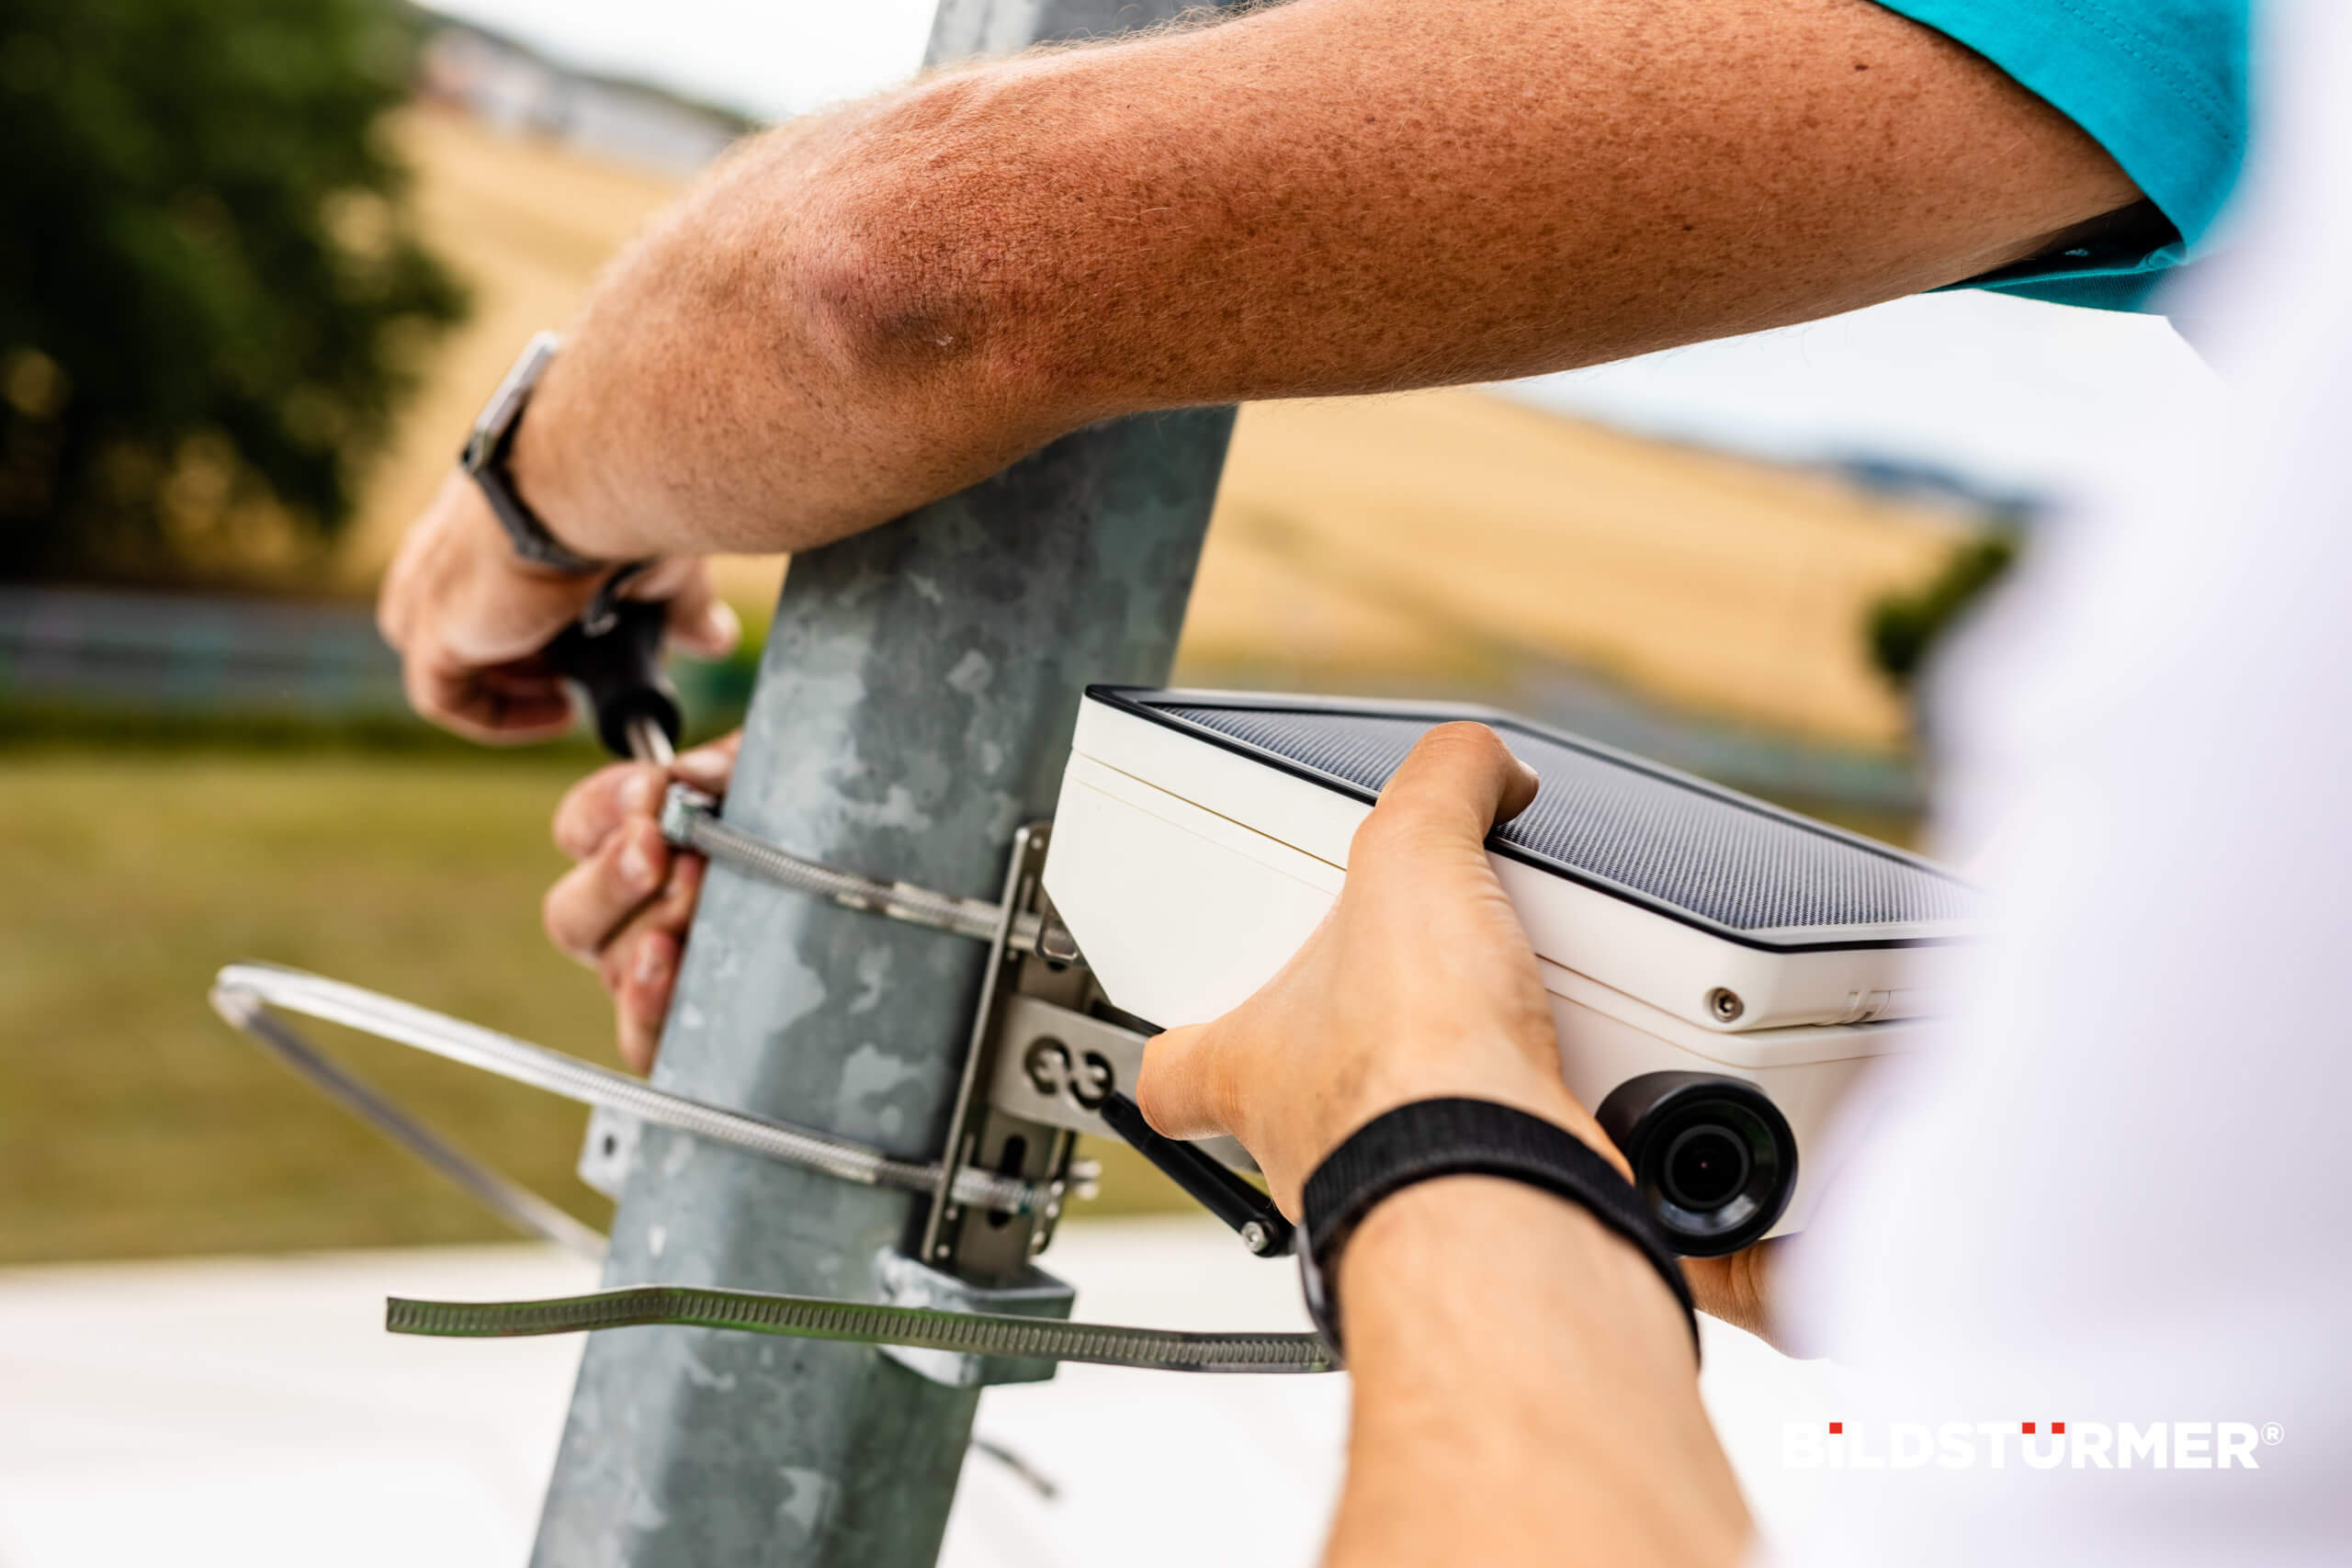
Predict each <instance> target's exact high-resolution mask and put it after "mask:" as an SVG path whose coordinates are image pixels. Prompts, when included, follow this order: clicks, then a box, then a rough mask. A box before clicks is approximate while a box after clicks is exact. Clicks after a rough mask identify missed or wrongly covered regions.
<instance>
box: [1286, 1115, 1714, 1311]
mask: <svg viewBox="0 0 2352 1568" xmlns="http://www.w3.org/2000/svg"><path fill="white" fill-rule="evenodd" d="M1464 1177H1475V1178H1478V1179H1503V1180H1505V1181H1507V1182H1512V1183H1517V1184H1519V1185H1521V1186H1523V1187H1526V1188H1529V1189H1531V1190H1534V1191H1536V1192H1538V1193H1539V1194H1544V1195H1547V1196H1548V1197H1549V1198H1550V1199H1552V1200H1553V1201H1564V1202H1566V1203H1567V1204H1569V1205H1572V1206H1574V1207H1576V1208H1578V1209H1580V1210H1582V1211H1583V1213H1584V1214H1585V1216H1586V1217H1587V1219H1589V1221H1590V1222H1592V1223H1593V1224H1596V1225H1597V1226H1598V1227H1600V1229H1601V1230H1604V1231H1607V1232H1611V1233H1613V1235H1614V1236H1615V1237H1616V1238H1617V1241H1618V1243H1619V1245H1620V1246H1622V1247H1623V1248H1624V1249H1625V1250H1626V1251H1627V1252H1628V1253H1630V1254H1631V1255H1632V1256H1633V1257H1634V1258H1636V1259H1638V1260H1639V1261H1640V1263H1641V1264H1642V1266H1643V1267H1644V1268H1645V1269H1646V1270H1648V1271H1649V1272H1650V1273H1651V1274H1653V1275H1654V1276H1655V1277H1656V1278H1657V1280H1659V1281H1661V1282H1662V1283H1663V1284H1664V1285H1665V1287H1666V1289H1667V1291H1668V1293H1669V1294H1671V1295H1672V1296H1673V1297H1674V1299H1675V1300H1676V1301H1677V1302H1678V1303H1679V1304H1680V1306H1681V1307H1682V1309H1683V1314H1684V1316H1685V1318H1686V1320H1687V1321H1688V1325H1689V1329H1690V1337H1691V1344H1692V1345H1693V1347H1694V1348H1695V1347H1696V1344H1697V1338H1698V1322H1697V1318H1696V1316H1695V1315H1694V1309H1693V1307H1692V1304H1691V1291H1690V1286H1689V1284H1688V1282H1687V1281H1686V1280H1684V1279H1683V1276H1682V1272H1681V1269H1680V1266H1679V1259H1678V1258H1676V1257H1675V1255H1674V1253H1673V1251H1672V1249H1671V1248H1670V1247H1668V1244H1667V1241H1666V1238H1665V1236H1664V1235H1662V1234H1661V1233H1660V1232H1659V1230H1658V1228H1657V1224H1656V1223H1655V1222H1654V1221H1653V1220H1652V1219H1651V1218H1650V1216H1649V1214H1648V1213H1647V1212H1646V1211H1645V1209H1644V1208H1643V1206H1642V1204H1641V1202H1640V1201H1639V1199H1638V1196H1637V1194H1636V1193H1635V1191H1634V1186H1633V1183H1632V1182H1631V1181H1630V1180H1628V1179H1626V1177H1625V1175H1624V1172H1623V1167H1622V1164H1621V1163H1618V1162H1612V1161H1610V1160H1608V1159H1605V1158H1603V1157H1602V1156H1600V1153H1599V1152H1598V1151H1597V1150H1596V1149H1595V1148H1594V1147H1593V1146H1592V1145H1590V1144H1589V1143H1587V1142H1585V1141H1584V1140H1583V1139H1580V1138H1578V1137H1577V1135H1576V1134H1573V1133H1571V1132H1569V1131H1568V1130H1567V1129H1566V1127H1565V1126H1563V1125H1562V1124H1561V1123H1560V1122H1556V1121H1553V1120H1550V1119H1547V1118H1544V1117H1541V1116H1538V1115H1536V1114H1534V1113H1533V1112H1532V1111H1526V1110H1523V1109H1521V1108H1519V1107H1516V1106H1511V1105H1507V1104H1502V1103H1498V1102H1497V1101H1494V1100H1483V1099H1471V1098H1462V1097H1450V1096H1449V1097H1441V1098H1437V1099H1429V1100H1414V1101H1412V1102H1410V1103H1408V1104H1406V1105H1401V1106H1398V1107H1397V1108H1395V1109H1394V1110H1391V1111H1385V1112H1384V1113H1383V1114H1381V1115H1380V1116H1378V1117H1376V1118H1374V1120H1373V1121H1372V1122H1367V1123H1366V1124H1365V1125H1364V1126H1363V1127H1361V1128H1359V1129H1357V1130H1356V1131H1355V1132H1354V1133H1351V1134H1349V1136H1348V1137H1347V1138H1346V1140H1345V1141H1343V1142H1342V1143H1341V1144H1340V1146H1339V1147H1338V1148H1336V1149H1334V1150H1333V1151H1332V1152H1331V1153H1330V1154H1329V1156H1326V1157H1325V1158H1324V1159H1323V1161H1322V1162H1321V1163H1320V1164H1319V1165H1317V1167H1316V1168H1315V1171H1314V1173H1313V1175H1311V1176H1310V1177H1309V1178H1308V1179H1307V1182H1306V1189H1305V1192H1304V1195H1303V1201H1302V1203H1301V1205H1300V1207H1301V1215H1302V1224H1301V1226H1300V1232H1299V1234H1300V1237H1301V1241H1302V1245H1301V1247H1300V1248H1299V1269H1300V1275H1301V1280H1302V1282H1303V1284H1304V1285H1305V1287H1306V1305H1307V1311H1308V1313H1309V1314H1310V1315H1311V1316H1312V1317H1313V1318H1314V1319H1315V1324H1316V1327H1317V1329H1318V1330H1320V1331H1321V1333H1322V1335H1323V1337H1324V1339H1325V1340H1326V1341H1327V1342H1328V1343H1329V1345H1330V1347H1331V1348H1332V1349H1333V1351H1335V1352H1341V1353H1344V1348H1343V1346H1342V1344H1341V1338H1340V1335H1341V1324H1342V1318H1343V1316H1344V1314H1343V1313H1342V1311H1341V1308H1340V1293H1339V1282H1340V1273H1339V1270H1340V1265H1341V1263H1342V1261H1343V1260H1344V1259H1345V1258H1348V1257H1349V1256H1351V1254H1352V1253H1353V1250H1354V1241H1355V1237H1356V1235H1357V1233H1358V1231H1359V1230H1360V1229H1361V1228H1362V1227H1363V1225H1364V1224H1366V1223H1368V1222H1369V1221H1370V1219H1371V1217H1372V1216H1373V1215H1374V1214H1375V1213H1378V1212H1380V1211H1381V1210H1382V1209H1384V1208H1385V1207H1387V1206H1388V1205H1390V1204H1392V1203H1395V1202H1396V1201H1398V1200H1399V1198H1400V1197H1401V1196H1402V1195H1404V1194H1406V1193H1408V1192H1410V1191H1413V1190H1417V1189H1419V1188H1422V1187H1425V1186H1429V1185H1430V1184H1432V1183H1445V1184H1447V1185H1448V1186H1449V1187H1451V1188H1453V1190H1462V1188H1461V1185H1460V1183H1459V1182H1458V1181H1457V1180H1456V1179H1458V1178H1464ZM1427 1201H1428V1200H1426V1199H1424V1200H1420V1201H1419V1203H1426V1202H1427ZM1418 1206H1419V1204H1418V1203H1417V1205H1416V1207H1418Z"/></svg>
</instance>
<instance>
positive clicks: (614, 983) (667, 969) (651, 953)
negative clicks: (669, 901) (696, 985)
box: [600, 926, 679, 1073]
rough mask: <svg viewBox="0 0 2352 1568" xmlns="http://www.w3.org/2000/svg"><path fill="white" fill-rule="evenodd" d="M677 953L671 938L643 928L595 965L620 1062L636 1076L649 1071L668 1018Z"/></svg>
mask: <svg viewBox="0 0 2352 1568" xmlns="http://www.w3.org/2000/svg"><path fill="white" fill-rule="evenodd" d="M678 954H679V942H678V939H677V937H676V936H675V935H674V934H673V933H672V932H670V931H664V930H662V929H660V928H658V927H654V926H646V927H642V928H633V929H632V930H630V931H629V932H628V934H627V935H626V936H625V937H624V938H623V939H622V940H620V941H617V942H614V943H613V945H612V946H611V947H610V948H609V949H607V950H606V953H605V962H604V964H601V965H600V970H601V972H602V974H603V976H604V980H605V989H606V990H608V991H610V992H611V993H612V997H613V1027H614V1032H615V1034H616V1040H617V1043H618V1044H619V1046H620V1053H621V1060H622V1061H624V1062H627V1063H628V1065H629V1066H631V1067H633V1068H635V1069H636V1070H637V1071H639V1072H640V1073H642V1072H650V1070H651V1069H652V1066H653V1057H654V1054H655V1052H656V1051H657V1050H658V1048H659V1047H660V1045H661V1043H662V1020H663V1019H664V1018H665V1017H667V1016H668V1014H669V1011H670V993H671V992H672V990H673V989H674V988H675V987H676V985H677V976H678Z"/></svg>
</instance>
